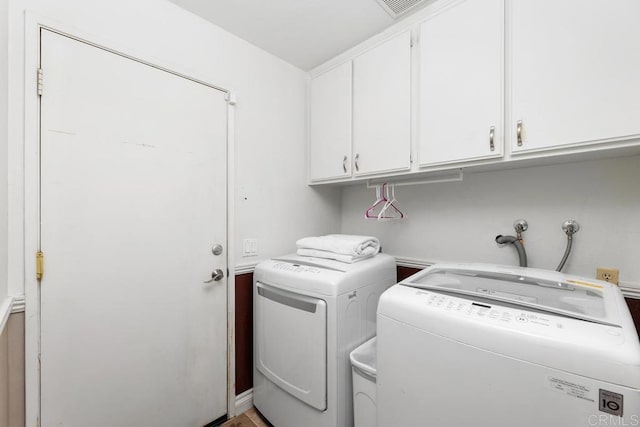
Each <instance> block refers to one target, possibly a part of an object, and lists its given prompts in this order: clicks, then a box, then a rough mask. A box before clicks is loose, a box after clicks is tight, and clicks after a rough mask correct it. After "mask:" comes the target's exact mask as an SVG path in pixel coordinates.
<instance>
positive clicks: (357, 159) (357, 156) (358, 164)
mask: <svg viewBox="0 0 640 427" xmlns="http://www.w3.org/2000/svg"><path fill="white" fill-rule="evenodd" d="M359 170H360V154H359V153H358V154H356V171H359Z"/></svg>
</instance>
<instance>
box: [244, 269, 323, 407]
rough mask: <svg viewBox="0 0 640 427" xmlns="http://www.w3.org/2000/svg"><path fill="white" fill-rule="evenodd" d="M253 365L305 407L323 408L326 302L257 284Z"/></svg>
mask: <svg viewBox="0 0 640 427" xmlns="http://www.w3.org/2000/svg"><path fill="white" fill-rule="evenodd" d="M256 290H257V295H256V301H255V305H256V312H255V315H256V322H255V325H256V331H255V333H256V344H257V345H256V349H255V351H256V355H255V357H256V359H255V360H256V365H257V368H258V370H259V371H260V372H262V374H263V375H264V376H265V377H267V378H268V379H269V380H270V381H272V382H273V383H274V384H276V385H277V386H279V387H280V388H282V389H283V390H285V391H286V392H288V393H289V394H291V395H293V396H295V397H296V398H298V399H300V400H301V401H303V402H305V403H306V404H308V405H310V406H312V407H314V408H316V409H318V410H320V411H324V410H325V409H327V304H326V302H325V301H323V300H320V299H317V298H312V297H308V296H305V295H300V294H296V293H293V292H288V291H285V290H282V289H280V288H276V287H274V286H269V285H266V284H264V283H260V282H258V283H256Z"/></svg>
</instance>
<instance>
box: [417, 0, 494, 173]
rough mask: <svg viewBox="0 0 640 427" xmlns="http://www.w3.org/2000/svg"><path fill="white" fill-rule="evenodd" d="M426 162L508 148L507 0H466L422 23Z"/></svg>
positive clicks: (451, 160)
mask: <svg viewBox="0 0 640 427" xmlns="http://www.w3.org/2000/svg"><path fill="white" fill-rule="evenodd" d="M419 45H420V73H419V74H420V91H419V119H418V122H419V123H418V128H419V157H420V165H421V166H429V165H437V164H446V163H455V162H459V161H467V160H475V159H482V158H488V157H501V156H502V153H503V145H504V144H503V141H504V138H503V121H502V117H503V113H502V111H503V87H504V79H503V75H504V71H503V70H504V59H503V57H504V55H503V52H504V1H503V0H484V1H478V0H467V1H463V2H459V3H456V4H455V5H454V6H452V7H451V8H448V9H445V10H444V11H441V12H440V13H438V14H437V15H435V16H433V17H431V18H430V19H429V20H428V21H426V22H424V23H423V24H422V25H421V27H420V38H419Z"/></svg>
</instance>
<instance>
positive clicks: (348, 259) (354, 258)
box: [297, 248, 375, 264]
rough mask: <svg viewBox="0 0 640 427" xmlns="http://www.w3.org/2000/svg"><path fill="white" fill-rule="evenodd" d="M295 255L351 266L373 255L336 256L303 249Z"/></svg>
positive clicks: (331, 253)
mask: <svg viewBox="0 0 640 427" xmlns="http://www.w3.org/2000/svg"><path fill="white" fill-rule="evenodd" d="M297 253H298V255H300V256H308V257H313V258H324V259H333V260H336V261H341V262H344V263H347V264H353V263H354V262H358V261H362V260H363V259H367V258H371V257H373V256H374V255H375V253H369V254H366V255H345V254H337V253H335V252H327V251H321V250H317V249H305V248H300V249H298V252H297Z"/></svg>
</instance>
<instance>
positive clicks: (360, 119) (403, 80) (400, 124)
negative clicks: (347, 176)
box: [353, 32, 411, 176]
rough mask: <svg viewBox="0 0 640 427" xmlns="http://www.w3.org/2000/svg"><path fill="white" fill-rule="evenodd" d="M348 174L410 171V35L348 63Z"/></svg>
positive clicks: (403, 34) (394, 39) (383, 44)
mask: <svg viewBox="0 0 640 427" xmlns="http://www.w3.org/2000/svg"><path fill="white" fill-rule="evenodd" d="M353 155H354V167H355V170H354V175H356V176H359V175H370V174H376V173H385V172H393V171H401V170H407V169H409V168H410V167H411V34H410V32H404V33H402V34H399V35H398V36H396V37H394V38H393V39H391V40H388V41H386V42H384V43H382V44H381V45H379V46H377V47H375V48H373V49H371V50H369V51H367V52H365V53H363V54H362V55H360V56H358V57H356V58H355V59H354V60H353Z"/></svg>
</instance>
